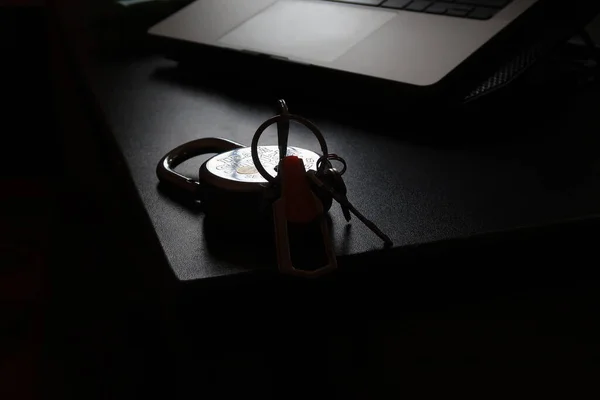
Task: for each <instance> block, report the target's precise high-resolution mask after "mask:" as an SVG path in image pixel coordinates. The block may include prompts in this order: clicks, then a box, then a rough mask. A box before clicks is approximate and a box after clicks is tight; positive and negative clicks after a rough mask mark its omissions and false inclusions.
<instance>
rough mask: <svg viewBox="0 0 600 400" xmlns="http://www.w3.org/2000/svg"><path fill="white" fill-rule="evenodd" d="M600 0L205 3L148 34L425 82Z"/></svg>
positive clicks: (570, 20) (571, 23)
mask: <svg viewBox="0 0 600 400" xmlns="http://www.w3.org/2000/svg"><path fill="white" fill-rule="evenodd" d="M594 3H595V5H594ZM598 3H600V2H598V1H582V0H568V1H567V0H565V1H555V0H444V1H436V0H431V1H423V0H385V1H384V0H344V1H332V0H197V1H195V2H194V3H192V4H190V5H188V6H187V7H185V8H183V9H181V10H179V11H178V12H176V13H175V14H173V15H171V16H170V17H168V18H167V19H165V20H163V21H162V22H160V23H158V24H156V25H155V26H153V27H152V28H151V29H150V30H149V33H150V35H152V36H154V37H158V38H162V39H169V40H175V41H179V42H185V43H188V44H190V43H193V44H198V45H203V46H199V47H203V48H206V46H209V47H211V48H220V49H227V50H231V51H234V52H239V53H243V54H246V55H254V56H261V57H262V59H264V58H265V57H266V58H272V59H276V60H284V61H286V62H291V63H295V64H301V65H307V66H313V67H320V68H323V69H327V70H330V71H331V70H333V71H343V72H346V73H350V74H352V75H360V76H362V77H369V78H375V79H377V80H383V81H386V82H390V81H391V82H395V83H399V84H403V85H407V86H411V87H413V88H427V87H435V86H437V85H440V84H442V83H444V82H446V81H449V80H450V79H451V78H452V79H454V80H456V79H460V77H461V75H462V76H465V75H466V74H471V75H473V73H474V72H481V71H484V70H485V69H487V68H491V67H493V66H492V65H490V64H493V63H492V61H493V60H494V56H497V55H498V54H502V52H505V51H507V50H510V49H511V48H512V47H514V46H515V45H516V44H517V43H520V42H522V41H525V40H526V39H527V37H528V36H531V35H532V34H533V33H535V32H540V35H542V33H543V35H544V37H546V38H548V39H550V37H552V36H556V37H554V38H553V39H554V40H557V39H558V36H561V35H562V36H564V35H570V34H572V33H573V29H575V27H581V26H584V24H585V23H587V22H588V21H589V20H591V19H592V18H593V16H594V15H595V13H596V12H597V10H596V9H597V8H598ZM591 5H592V6H591ZM591 8H594V10H591ZM534 21H535V22H534ZM569 29H570V30H569ZM508 33H510V35H509V34H508ZM540 35H538V36H540ZM566 38H568V36H566V37H565V39H566ZM488 61H489V62H488ZM465 66H468V67H469V68H465ZM458 72H460V73H458ZM488 76H489V75H488Z"/></svg>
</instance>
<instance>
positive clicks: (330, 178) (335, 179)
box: [322, 168, 352, 222]
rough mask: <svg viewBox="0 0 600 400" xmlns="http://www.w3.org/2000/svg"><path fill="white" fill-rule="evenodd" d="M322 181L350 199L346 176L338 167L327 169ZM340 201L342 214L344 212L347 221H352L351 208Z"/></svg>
mask: <svg viewBox="0 0 600 400" xmlns="http://www.w3.org/2000/svg"><path fill="white" fill-rule="evenodd" d="M322 181H323V183H324V184H326V185H327V186H330V187H331V189H333V190H334V191H335V192H336V193H338V194H339V195H340V196H341V197H343V198H345V199H346V200H347V199H348V197H347V196H346V194H347V193H348V188H347V187H346V184H345V183H344V178H342V174H340V172H339V171H338V170H337V169H335V168H328V169H326V170H325V172H324V174H323V179H322ZM338 203H339V204H340V206H341V208H342V214H344V218H345V219H346V222H350V220H351V219H352V215H351V214H350V210H349V209H348V206H347V205H346V202H338Z"/></svg>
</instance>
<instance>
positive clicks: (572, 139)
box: [92, 57, 600, 281]
mask: <svg viewBox="0 0 600 400" xmlns="http://www.w3.org/2000/svg"><path fill="white" fill-rule="evenodd" d="M175 66H176V64H175V63H174V62H172V61H169V60H165V59H162V58H159V57H150V58H144V59H138V60H135V61H133V62H132V61H131V60H129V61H126V62H125V61H123V62H113V63H111V64H110V65H103V66H102V68H99V69H98V70H97V71H95V74H94V77H93V79H92V87H93V90H94V92H95V94H96V96H97V98H98V100H99V102H100V105H101V107H102V109H103V112H104V113H105V116H106V118H107V119H108V123H109V125H110V128H111V130H112V132H113V134H114V135H115V137H116V141H117V144H118V146H119V148H120V150H121V152H122V154H123V155H124V158H125V160H126V163H127V167H128V168H129V170H130V172H131V175H132V177H133V180H134V182H135V185H136V188H137V190H138V192H139V194H140V196H141V199H142V201H143V204H144V206H145V208H146V211H147V213H148V215H149V217H150V219H151V221H152V224H153V226H154V228H155V230H156V233H157V235H158V238H159V240H160V242H161V244H162V247H163V250H164V252H165V254H166V256H167V259H168V261H169V263H170V266H171V267H172V269H173V271H174V272H175V274H176V276H177V277H178V278H179V279H180V280H183V281H188V280H197V279H205V278H211V277H218V276H224V275H227V276H229V275H235V274H238V273H241V272H247V271H252V270H255V269H262V268H265V267H267V265H265V264H264V262H261V260H262V259H261V257H260V255H257V254H249V255H247V256H245V258H244V259H243V260H240V259H237V260H235V261H232V259H225V258H223V257H222V256H221V255H220V254H215V253H213V252H211V251H209V249H208V246H207V245H206V243H205V237H204V234H203V215H202V213H201V212H199V211H195V210H193V209H190V208H189V207H186V206H184V205H182V204H180V203H178V202H176V201H174V200H172V199H171V198H169V197H167V196H165V195H164V194H162V193H161V192H160V191H159V190H158V188H157V178H156V175H155V167H156V163H157V161H158V160H159V159H160V158H161V157H162V156H163V155H164V154H165V152H167V151H169V150H170V149H172V148H174V147H176V146H178V145H179V144H181V143H184V142H186V141H190V140H193V139H196V138H200V137H207V136H214V137H224V138H228V139H232V140H235V141H238V142H241V143H244V144H249V143H250V140H251V137H252V135H253V133H254V131H255V129H256V128H257V127H258V125H260V123H262V122H263V121H264V120H265V119H266V118H268V117H269V116H271V115H272V114H273V104H274V100H275V99H272V100H271V101H266V100H265V101H262V100H256V101H248V99H249V98H252V96H248V94H247V93H246V94H244V95H243V96H240V97H239V98H238V97H236V96H235V94H234V95H232V94H231V93H221V92H220V91H219V90H218V86H216V87H215V86H214V85H212V86H211V87H209V86H204V87H203V85H202V84H201V82H200V84H196V85H190V84H188V83H186V82H184V81H183V80H182V81H178V80H177V79H166V78H165V76H166V75H169V71H172V70H173V69H174V68H175ZM599 103H600V94H598V95H596V93H594V92H586V93H582V94H581V95H579V96H578V97H577V98H574V99H571V100H569V102H568V105H566V106H565V107H564V108H563V109H562V111H560V112H556V110H553V111H552V112H551V113H546V114H544V113H542V114H541V115H542V116H545V117H546V118H545V119H544V118H542V119H539V118H534V119H531V120H528V121H521V120H519V121H516V118H515V121H512V122H510V121H509V123H506V119H507V117H506V115H499V116H498V120H496V121H494V120H492V121H489V124H487V125H486V124H484V125H481V126H477V127H476V132H478V135H476V136H475V137H471V139H460V133H457V131H456V129H457V128H456V127H454V128H448V129H447V130H445V129H444V126H445V125H444V124H441V125H439V126H440V127H441V128H440V127H438V128H437V130H438V132H436V135H437V136H439V137H441V138H442V139H441V140H439V141H436V140H420V139H419V138H420V137H430V136H431V133H432V132H425V131H424V132H423V135H422V136H421V135H420V133H419V132H418V131H415V130H414V128H409V127H404V126H402V124H400V123H398V124H396V125H393V126H394V127H393V128H389V126H390V125H387V126H388V127H387V128H386V127H383V126H377V127H375V126H374V127H373V128H372V129H369V128H364V126H365V125H364V124H363V125H360V124H354V123H353V118H355V117H354V116H353V115H350V114H349V115H348V116H347V118H340V117H331V118H329V117H326V116H323V114H319V115H317V114H315V115H311V113H310V111H308V112H307V113H305V112H302V113H303V115H304V116H306V117H308V118H310V119H312V120H313V122H315V123H316V124H317V125H319V126H320V127H321V128H322V130H323V132H324V134H325V135H326V139H327V141H328V144H329V147H330V151H332V152H335V153H337V154H340V155H342V156H343V157H345V158H346V160H347V161H348V164H349V168H348V172H347V174H346V175H345V180H346V183H347V186H348V190H349V194H350V198H351V200H352V201H353V202H354V203H355V204H356V205H357V207H358V208H359V209H361V210H362V211H363V212H364V213H365V214H366V215H367V216H369V217H371V218H372V219H373V220H374V221H376V222H377V223H378V224H379V226H380V227H381V228H382V229H383V230H384V231H385V232H386V233H388V234H389V235H390V236H391V237H392V239H393V241H394V247H395V248H396V249H398V248H403V247H406V246H409V245H415V244H426V243H432V242H439V241H445V240H448V239H456V238H465V237H470V236H473V235H478V234H482V233H488V232H494V231H506V230H513V229H517V228H520V227H528V226H536V225H548V224H552V223H555V222H558V221H563V220H568V219H579V218H586V217H591V216H593V215H595V214H597V213H598V212H599V211H600V163H599V162H598V161H599V160H600V158H599V157H598V155H597V151H596V150H597V148H598V142H599V138H598V135H597V132H598V125H600V119H598V118H597V116H596V115H595V114H596V113H595V111H593V110H596V109H597V106H598V104H599ZM291 107H292V110H293V107H294V104H291ZM547 114H552V115H547ZM432 115H433V116H435V112H434V113H432ZM519 118H521V117H519ZM500 120H504V122H505V123H504V125H503V128H502V129H503V130H504V131H503V132H498V130H497V129H494V128H495V127H496V126H497V125H498V124H499V122H500ZM467 121H468V120H467ZM363 122H364V121H363ZM358 126H361V127H358ZM507 126H508V127H512V129H510V130H509V131H506V127H507ZM427 129H430V128H427ZM427 129H425V130H427ZM409 130H410V131H409ZM409 133H410V134H409ZM452 136H456V137H457V140H448V139H447V138H448V137H452ZM482 139H483V140H482ZM262 143H265V144H269V143H270V144H274V143H275V132H274V130H273V131H268V132H267V134H265V135H264V136H263V142H262ZM290 145H296V146H300V147H306V148H310V149H316V147H315V146H316V143H315V141H314V139H313V138H312V137H311V136H310V135H309V134H307V133H303V132H302V131H301V129H299V128H298V129H296V130H292V134H291V138H290ZM201 162H202V160H200V159H199V160H196V161H191V162H188V163H186V164H184V165H183V166H181V167H180V168H181V170H182V171H184V172H185V173H187V174H190V176H197V170H198V167H199V166H200V164H201ZM365 182H372V183H373V186H368V185H365ZM330 214H331V218H332V222H333V237H334V243H335V248H336V251H337V253H338V255H340V256H341V258H340V259H341V260H344V259H347V257H351V256H355V255H358V254H363V253H366V252H370V251H381V243H380V241H379V240H378V239H377V238H376V237H375V236H374V235H373V234H372V233H371V232H370V231H368V230H367V229H366V228H365V227H364V226H363V225H362V224H360V223H359V222H353V224H352V226H351V228H345V221H344V220H343V218H342V215H341V212H340V210H339V208H338V207H335V206H334V208H333V209H332V212H331V213H330ZM399 261H401V260H399Z"/></svg>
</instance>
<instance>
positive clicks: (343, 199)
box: [307, 171, 394, 246]
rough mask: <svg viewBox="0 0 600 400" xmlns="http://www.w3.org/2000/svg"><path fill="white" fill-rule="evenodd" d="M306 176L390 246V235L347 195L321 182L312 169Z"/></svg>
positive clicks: (391, 243)
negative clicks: (355, 205)
mask: <svg viewBox="0 0 600 400" xmlns="http://www.w3.org/2000/svg"><path fill="white" fill-rule="evenodd" d="M307 176H308V178H309V179H310V180H311V181H312V182H313V183H314V184H315V185H316V186H317V187H318V188H320V189H324V190H326V191H327V192H328V193H329V194H330V195H331V197H333V199H334V200H335V201H337V202H338V203H340V205H343V206H344V207H346V208H347V209H348V211H350V212H351V213H352V214H354V215H355V216H356V218H358V219H359V220H360V222H362V223H363V224H365V225H366V227H367V228H369V229H370V230H371V232H373V233H374V234H376V235H377V236H378V237H379V238H380V239H381V240H383V242H384V243H385V245H386V246H391V245H393V244H394V243H393V242H392V239H390V237H389V236H388V235H386V234H385V233H383V232H382V231H381V229H379V228H378V227H377V225H375V223H374V222H373V221H371V220H369V219H367V217H365V216H364V215H363V214H362V213H361V212H360V211H358V210H357V209H356V207H354V206H353V205H352V203H350V201H349V200H348V197H347V196H345V195H342V194H340V193H338V192H336V191H335V190H334V189H333V188H332V187H331V186H328V185H326V184H325V183H323V181H321V180H320V179H319V178H318V177H317V175H316V173H315V172H314V171H308V172H307Z"/></svg>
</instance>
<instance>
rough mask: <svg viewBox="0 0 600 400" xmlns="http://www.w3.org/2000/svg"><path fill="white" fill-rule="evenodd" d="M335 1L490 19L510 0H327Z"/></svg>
mask: <svg viewBox="0 0 600 400" xmlns="http://www.w3.org/2000/svg"><path fill="white" fill-rule="evenodd" d="M327 1H333V2H336V3H350V4H360V5H365V6H372V7H383V8H393V9H395V10H406V11H414V12H424V13H428V14H438V15H450V16H453V17H462V18H471V19H481V20H485V19H490V18H492V17H493V16H494V15H496V13H497V12H498V11H500V10H501V9H503V8H504V7H506V5H508V3H510V2H511V1H512V0H443V1H441V0H440V1H438V0H429V1H424V0H327Z"/></svg>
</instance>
